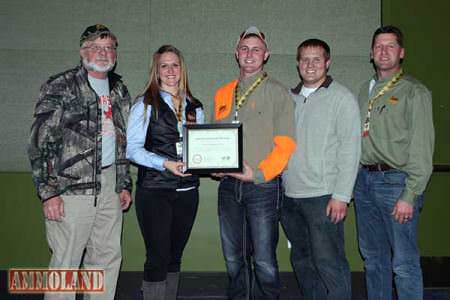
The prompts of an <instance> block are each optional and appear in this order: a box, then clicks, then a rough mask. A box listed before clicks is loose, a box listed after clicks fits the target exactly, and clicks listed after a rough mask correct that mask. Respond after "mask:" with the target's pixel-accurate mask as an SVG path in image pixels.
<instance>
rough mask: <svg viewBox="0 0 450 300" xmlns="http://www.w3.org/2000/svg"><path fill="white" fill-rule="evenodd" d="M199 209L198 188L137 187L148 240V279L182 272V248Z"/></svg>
mask: <svg viewBox="0 0 450 300" xmlns="http://www.w3.org/2000/svg"><path fill="white" fill-rule="evenodd" d="M197 208H198V189H193V190H189V191H183V192H177V191H175V190H171V189H147V188H143V187H139V186H138V187H137V190H136V215H137V218H138V222H139V227H140V229H141V233H142V236H143V238H144V242H145V250H146V261H145V264H144V280H145V281H163V280H165V279H166V277H167V273H168V272H179V271H180V265H181V257H182V255H183V250H184V248H185V246H186V244H187V241H188V239H189V235H190V234H191V230H192V226H193V225H194V220H195V216H196V214H197Z"/></svg>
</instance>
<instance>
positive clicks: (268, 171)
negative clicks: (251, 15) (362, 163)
mask: <svg viewBox="0 0 450 300" xmlns="http://www.w3.org/2000/svg"><path fill="white" fill-rule="evenodd" d="M235 55H236V59H237V62H238V65H239V71H240V73H239V78H238V79H237V80H234V81H231V82H230V83H228V84H226V85H225V86H223V87H221V88H220V89H219V90H218V91H217V92H216V96H215V103H214V119H215V122H217V123H231V122H241V123H242V124H243V149H244V150H243V151H244V154H243V157H244V169H243V172H242V173H227V174H219V175H220V176H221V182H220V185H219V203H218V207H219V223H220V235H221V239H222V250H223V254H224V257H225V263H226V267H227V272H228V276H229V280H230V282H229V287H228V296H229V298H230V299H258V300H260V299H278V297H279V294H280V282H279V274H278V263H277V258H276V252H275V251H276V247H277V243H278V216H279V214H278V208H279V201H280V195H281V192H280V180H279V175H280V174H281V172H282V171H283V170H284V168H285V166H286V165H287V162H288V160H289V157H290V156H291V154H292V152H293V151H294V149H295V141H294V139H293V127H294V126H293V125H294V116H293V111H294V108H293V102H292V100H291V98H290V96H289V94H288V92H287V89H286V88H285V87H284V86H282V85H281V84H280V83H278V82H277V81H275V80H273V79H272V78H270V77H268V75H267V73H265V72H264V71H263V68H264V64H265V62H266V61H267V59H268V58H269V50H268V48H267V42H266V39H265V35H264V34H263V33H262V32H260V31H259V30H258V28H256V27H254V26H252V27H249V28H248V29H247V30H245V31H244V32H243V33H242V34H241V35H240V36H239V38H238V42H237V44H236V49H235Z"/></svg>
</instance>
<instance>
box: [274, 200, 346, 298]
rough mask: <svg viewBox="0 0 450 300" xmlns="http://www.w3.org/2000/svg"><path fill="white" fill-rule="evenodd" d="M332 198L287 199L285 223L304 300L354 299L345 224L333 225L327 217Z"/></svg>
mask: <svg viewBox="0 0 450 300" xmlns="http://www.w3.org/2000/svg"><path fill="white" fill-rule="evenodd" d="M330 199H331V195H326V196H320V197H311V198H290V197H287V196H286V197H285V198H284V199H283V201H282V204H281V224H282V225H283V229H284V232H285V233H286V236H287V238H288V239H289V241H290V242H291V245H292V249H291V264H292V267H293V269H294V271H295V274H296V276H297V280H298V282H299V285H300V290H301V291H302V294H303V298H302V299H308V300H313V299H317V300H325V299H330V300H331V299H333V300H340V299H342V300H344V299H345V300H349V299H351V296H352V293H351V275H350V268H349V265H348V262H347V258H346V257H345V243H344V222H343V221H341V222H339V223H337V224H333V223H332V222H331V221H330V219H329V217H327V215H326V207H327V205H328V201H329V200H330Z"/></svg>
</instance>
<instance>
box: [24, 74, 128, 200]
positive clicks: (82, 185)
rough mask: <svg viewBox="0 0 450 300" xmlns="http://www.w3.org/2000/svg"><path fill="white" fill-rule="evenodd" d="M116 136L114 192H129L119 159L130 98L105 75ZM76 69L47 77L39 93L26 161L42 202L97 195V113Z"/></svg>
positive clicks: (115, 79)
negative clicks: (61, 195)
mask: <svg viewBox="0 0 450 300" xmlns="http://www.w3.org/2000/svg"><path fill="white" fill-rule="evenodd" d="M109 86H110V96H111V104H112V111H113V123H114V127H115V131H116V162H115V164H116V170H117V177H116V187H115V189H116V192H118V193H119V192H120V191H122V190H123V189H127V190H131V177H130V173H129V163H128V161H127V160H126V158H125V149H126V136H125V134H126V121H127V119H128V113H129V109H130V105H131V100H130V95H129V93H128V90H127V88H126V86H125V85H124V84H123V83H122V81H121V77H120V76H119V75H117V74H115V73H113V72H110V73H109ZM98 103H99V98H98V96H97V94H96V93H95V92H94V90H93V89H92V88H91V87H90V85H89V81H88V78H87V71H86V69H84V68H83V67H81V66H78V67H76V68H74V69H70V70H67V71H65V72H63V73H60V74H58V75H55V76H53V77H51V78H50V79H49V80H48V81H47V82H46V83H45V84H43V85H42V87H41V90H40V95H39V99H38V101H37V104H36V107H35V112H34V117H35V120H34V123H33V125H32V127H31V136H30V144H29V147H28V155H29V158H30V162H31V169H32V176H33V182H34V184H35V186H36V189H37V192H38V196H39V198H40V199H41V200H42V201H45V200H47V199H49V198H51V197H54V196H57V195H60V194H65V195H97V194H98V193H99V192H100V189H101V186H100V174H101V171H102V170H101V153H102V149H101V147H102V142H101V118H102V116H101V113H102V112H101V108H100V106H99V104H98Z"/></svg>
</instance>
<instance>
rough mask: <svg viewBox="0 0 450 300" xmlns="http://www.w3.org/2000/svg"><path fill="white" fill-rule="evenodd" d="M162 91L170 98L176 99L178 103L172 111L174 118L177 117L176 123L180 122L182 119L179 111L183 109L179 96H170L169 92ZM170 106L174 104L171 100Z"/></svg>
mask: <svg viewBox="0 0 450 300" xmlns="http://www.w3.org/2000/svg"><path fill="white" fill-rule="evenodd" d="M162 91H164V92H166V93H167V94H169V95H170V96H171V97H172V99H176V100H178V101H179V102H178V108H177V107H175V105H173V109H174V110H175V116H176V117H177V121H178V122H181V120H182V117H183V114H182V111H181V110H182V108H183V102H182V101H181V97H180V96H176V95H174V94H172V93H170V92H168V91H166V90H162ZM172 104H174V101H173V100H172Z"/></svg>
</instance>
